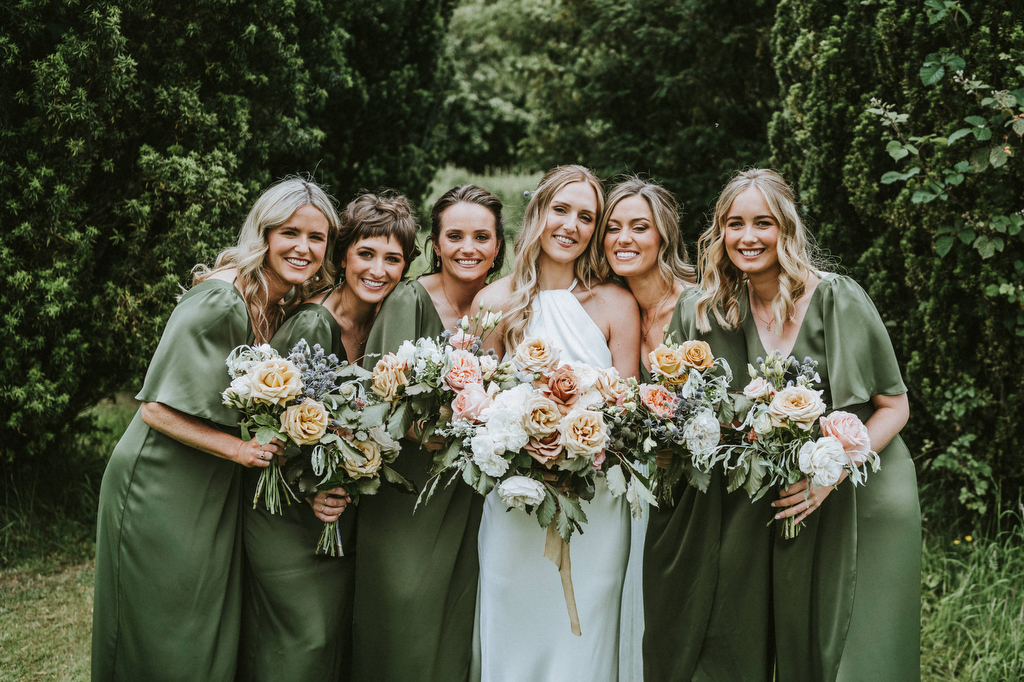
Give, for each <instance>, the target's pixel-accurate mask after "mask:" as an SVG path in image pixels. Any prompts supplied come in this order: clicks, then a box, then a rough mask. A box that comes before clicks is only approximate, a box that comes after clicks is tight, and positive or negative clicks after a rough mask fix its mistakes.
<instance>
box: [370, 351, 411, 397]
mask: <svg viewBox="0 0 1024 682" xmlns="http://www.w3.org/2000/svg"><path fill="white" fill-rule="evenodd" d="M407 369H408V366H407V365H406V363H405V361H404V360H399V359H398V358H397V357H396V356H395V354H394V353H388V354H387V355H385V356H384V357H382V358H381V359H380V360H378V361H377V364H376V365H374V366H373V384H372V388H373V392H374V393H376V394H377V395H379V396H380V397H381V398H383V399H384V400H386V401H388V402H394V401H395V400H397V399H398V393H399V391H400V390H401V388H402V387H403V386H407V385H408V384H409V378H408V377H406V376H405V370H407Z"/></svg>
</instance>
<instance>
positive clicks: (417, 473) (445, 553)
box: [352, 282, 483, 682]
mask: <svg viewBox="0 0 1024 682" xmlns="http://www.w3.org/2000/svg"><path fill="white" fill-rule="evenodd" d="M443 331H444V329H443V327H442V323H441V318H440V317H438V315H437V311H436V310H435V309H434V304H433V302H432V301H431V299H430V295H429V294H428V293H427V291H426V289H424V288H423V285H421V284H420V283H419V282H407V283H403V284H400V285H399V286H398V287H397V288H396V289H395V291H394V292H392V293H391V295H390V296H389V297H388V299H387V300H386V301H385V302H384V305H383V306H381V310H380V313H379V314H378V315H377V321H376V322H375V323H374V326H373V330H372V331H371V332H370V336H369V339H368V340H367V345H366V350H367V359H366V361H365V363H364V364H365V366H366V367H367V368H372V367H373V365H374V364H376V362H377V360H379V359H380V358H379V357H370V354H371V353H376V354H378V355H380V354H384V353H388V352H393V351H396V350H398V347H399V346H400V345H401V344H402V342H403V341H406V340H412V341H415V340H416V339H418V338H421V337H426V336H430V337H436V336H438V335H439V334H441V332H443ZM402 445H403V447H402V454H401V455H400V456H399V458H398V459H397V460H396V462H395V469H396V470H398V471H399V473H401V474H402V475H403V476H405V477H406V478H408V479H409V480H411V481H413V482H414V483H415V484H416V485H417V486H418V487H420V488H421V489H422V486H423V485H424V483H425V482H426V479H427V469H428V467H429V466H430V463H431V460H432V457H433V453H431V452H429V451H427V450H424V449H422V448H419V447H416V446H415V445H412V444H410V443H408V442H407V441H403V443H402ZM415 503H416V496H415V495H409V494H405V493H400V492H398V491H397V490H395V489H394V488H392V487H391V486H388V485H382V486H381V488H380V491H379V492H378V493H377V494H376V495H373V496H368V497H364V498H362V499H361V500H360V503H359V515H358V518H357V521H356V601H355V622H354V640H355V644H354V648H353V654H352V656H353V675H352V678H353V680H356V681H357V682H410V681H412V680H415V681H416V682H461V681H462V680H465V679H467V677H468V676H469V670H470V664H471V659H472V648H473V619H474V616H475V612H476V592H477V581H478V578H479V572H480V567H479V559H478V553H477V533H478V531H479V529H480V517H481V514H482V511H483V498H482V497H480V496H479V495H477V494H476V493H475V492H473V491H472V490H471V489H470V488H469V487H468V486H467V485H465V484H464V483H462V482H461V481H455V482H454V483H453V484H452V485H450V486H448V487H444V486H443V485H440V486H438V488H437V490H436V491H435V493H434V496H433V498H431V500H430V502H429V503H427V504H425V505H420V508H419V509H418V510H417V511H416V513H415V515H414V514H413V507H414V505H415Z"/></svg>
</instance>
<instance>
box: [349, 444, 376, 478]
mask: <svg viewBox="0 0 1024 682" xmlns="http://www.w3.org/2000/svg"><path fill="white" fill-rule="evenodd" d="M353 445H355V446H356V449H357V450H359V451H360V452H361V453H362V454H363V456H362V457H361V458H357V457H355V456H353V455H352V454H350V453H346V456H345V459H344V460H342V462H341V466H342V468H343V469H344V470H345V471H346V472H347V473H348V475H349V476H351V477H352V478H370V477H371V476H373V475H374V474H376V473H377V471H378V470H380V467H381V463H382V461H381V449H380V445H379V444H378V443H377V442H376V441H373V440H360V441H356V442H354V443H353ZM360 459H361V460H362V461H360Z"/></svg>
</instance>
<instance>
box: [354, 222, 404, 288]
mask: <svg viewBox="0 0 1024 682" xmlns="http://www.w3.org/2000/svg"><path fill="white" fill-rule="evenodd" d="M344 267H345V286H347V287H349V288H350V289H351V290H352V292H353V293H355V295H356V296H358V297H359V298H360V299H361V300H363V301H365V302H367V303H380V302H381V301H383V300H384V298H385V297H386V296H387V295H388V294H390V293H391V291H392V290H393V289H394V288H395V287H396V286H398V283H399V282H401V281H402V273H403V272H404V270H405V255H404V254H403V253H402V247H401V246H400V245H399V244H398V242H397V241H395V240H394V239H393V238H391V237H383V236H382V237H364V238H363V239H360V240H358V241H356V242H354V243H353V244H352V245H350V246H349V247H348V251H347V252H346V253H345V266H344Z"/></svg>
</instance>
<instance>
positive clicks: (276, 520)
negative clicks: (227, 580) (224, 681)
mask: <svg viewBox="0 0 1024 682" xmlns="http://www.w3.org/2000/svg"><path fill="white" fill-rule="evenodd" d="M300 339H305V340H306V342H307V343H308V344H309V345H310V347H311V348H312V347H313V345H315V344H320V346H321V347H323V349H324V352H325V353H334V354H335V355H337V356H338V359H339V360H344V359H345V347H344V345H343V344H342V342H341V329H340V328H339V327H338V323H337V321H336V320H335V319H334V315H332V314H331V312H330V311H329V310H327V309H326V308H324V307H323V306H322V305H319V304H317V303H307V304H305V305H302V306H299V307H298V308H296V309H295V311H293V312H292V313H291V314H290V315H289V316H288V319H286V320H285V322H284V323H283V324H282V325H281V327H280V329H278V331H277V333H276V334H274V338H273V339H272V340H271V345H272V346H273V347H274V348H275V349H276V350H277V351H278V352H279V353H281V355H283V356H285V357H287V356H288V354H289V353H290V352H291V349H292V347H293V346H294V345H295V344H296V343H298V342H299V340H300ZM260 471H261V470H260V469H255V468H254V469H247V470H246V471H245V473H244V475H243V482H244V490H245V493H244V495H243V496H242V510H243V511H242V538H243V546H244V550H245V573H244V575H245V586H244V591H243V601H242V606H243V609H242V614H243V618H242V643H241V646H240V649H239V660H238V678H237V679H238V680H266V681H267V682H287V681H288V680H294V681H295V682H306V681H307V680H327V681H334V680H347V679H349V666H350V664H351V649H352V642H351V638H352V601H353V595H354V591H355V585H354V581H355V559H354V557H353V554H354V552H355V543H354V539H355V538H354V530H355V514H356V508H355V507H353V508H351V509H348V510H346V511H345V512H344V513H342V515H341V517H340V518H339V519H338V528H339V530H340V531H341V537H342V547H343V548H344V551H345V552H346V556H343V557H331V556H318V555H317V554H316V547H317V543H318V541H319V539H320V533H321V532H322V531H323V528H324V524H323V522H322V521H321V520H320V519H318V518H317V517H316V515H315V514H313V510H312V508H310V506H309V504H308V503H306V501H305V500H301V501H298V502H296V501H292V503H291V504H290V505H287V504H285V505H283V509H282V512H283V513H282V514H271V513H270V512H268V511H267V509H266V507H265V506H264V505H263V504H262V503H261V504H260V505H258V506H257V507H256V509H253V507H252V498H253V494H254V493H255V491H256V484H257V482H258V480H259V475H260Z"/></svg>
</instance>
